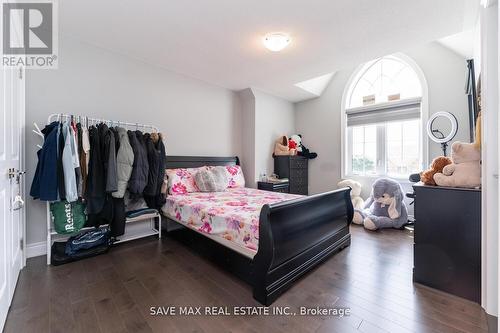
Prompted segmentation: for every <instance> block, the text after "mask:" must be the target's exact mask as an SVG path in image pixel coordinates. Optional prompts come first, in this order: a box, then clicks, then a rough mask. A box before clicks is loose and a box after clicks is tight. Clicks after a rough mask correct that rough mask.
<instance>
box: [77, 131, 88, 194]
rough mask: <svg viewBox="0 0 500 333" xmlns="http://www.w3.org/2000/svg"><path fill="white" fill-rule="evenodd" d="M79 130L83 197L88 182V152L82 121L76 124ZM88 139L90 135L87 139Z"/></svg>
mask: <svg viewBox="0 0 500 333" xmlns="http://www.w3.org/2000/svg"><path fill="white" fill-rule="evenodd" d="M76 128H77V130H78V156H79V158H80V173H81V178H80V179H79V182H80V183H79V187H78V195H79V196H81V197H84V196H85V186H86V183H87V174H88V170H87V153H88V151H85V149H84V131H83V127H82V125H81V124H80V123H78V124H77V125H76ZM86 140H87V141H88V137H87V139H86Z"/></svg>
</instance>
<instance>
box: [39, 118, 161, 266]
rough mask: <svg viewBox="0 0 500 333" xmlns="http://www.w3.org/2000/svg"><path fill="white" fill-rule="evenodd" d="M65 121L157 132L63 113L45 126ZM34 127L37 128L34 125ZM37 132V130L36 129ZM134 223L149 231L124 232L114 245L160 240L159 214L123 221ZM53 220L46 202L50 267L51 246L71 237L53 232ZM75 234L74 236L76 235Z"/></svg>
mask: <svg viewBox="0 0 500 333" xmlns="http://www.w3.org/2000/svg"><path fill="white" fill-rule="evenodd" d="M65 120H74V121H75V122H80V123H82V124H85V126H87V127H88V126H91V125H97V124H100V123H105V124H106V125H108V126H119V127H123V128H125V129H130V130H143V131H151V132H153V133H157V132H158V127H156V126H153V125H144V124H140V123H130V122H124V121H119V120H110V119H100V118H90V117H86V116H79V115H72V114H63V113H54V114H51V115H50V116H49V117H48V119H47V124H50V123H51V122H53V121H60V122H63V121H65ZM35 127H38V126H36V125H35ZM37 130H38V131H39V129H38V128H37ZM33 132H35V133H36V134H38V133H37V132H36V131H33ZM136 222H149V227H150V230H147V231H142V232H139V233H136V234H129V235H127V233H126V232H125V234H124V235H122V236H120V239H119V240H116V241H115V242H114V244H118V243H123V242H127V241H131V240H134V239H139V238H143V237H148V236H153V235H158V239H161V215H160V213H159V212H156V213H155V214H146V215H144V216H138V217H133V218H129V217H127V218H126V220H125V223H126V224H130V223H136ZM155 222H158V227H156V223H155ZM53 224H54V223H53V219H52V214H51V212H50V203H49V202H47V265H50V262H51V255H52V252H51V249H52V244H53V243H54V241H56V240H64V239H68V238H69V237H70V236H72V235H73V234H72V235H61V234H58V233H57V232H55V231H54V227H53ZM106 226H108V225H107V224H103V225H101V226H99V227H106ZM91 229H94V227H84V228H82V229H80V230H79V231H78V232H81V231H85V230H91ZM78 232H76V233H75V234H77V233H78Z"/></svg>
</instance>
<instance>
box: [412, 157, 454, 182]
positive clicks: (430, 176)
mask: <svg viewBox="0 0 500 333" xmlns="http://www.w3.org/2000/svg"><path fill="white" fill-rule="evenodd" d="M451 163H452V162H451V159H450V158H449V157H446V156H438V157H436V158H435V159H433V160H432V163H431V166H430V167H429V169H427V170H425V171H422V172H421V173H420V181H421V182H422V183H424V184H425V185H433V186H435V185H436V182H435V181H434V175H435V174H436V173H438V172H443V168H444V167H445V166H447V165H448V164H451Z"/></svg>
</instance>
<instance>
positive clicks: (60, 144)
mask: <svg viewBox="0 0 500 333" xmlns="http://www.w3.org/2000/svg"><path fill="white" fill-rule="evenodd" d="M62 128H63V124H62V123H59V126H57V187H58V192H59V200H66V190H65V189H64V169H63V163H62V160H63V157H62V156H63V151H64V135H63V134H62Z"/></svg>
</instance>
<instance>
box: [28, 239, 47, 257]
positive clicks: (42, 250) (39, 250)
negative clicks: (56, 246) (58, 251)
mask: <svg viewBox="0 0 500 333" xmlns="http://www.w3.org/2000/svg"><path fill="white" fill-rule="evenodd" d="M46 244H47V243H46V242H38V243H31V244H27V245H26V258H33V257H38V256H44V255H46V254H47V247H46Z"/></svg>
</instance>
